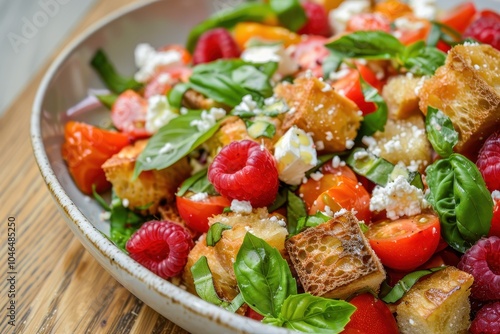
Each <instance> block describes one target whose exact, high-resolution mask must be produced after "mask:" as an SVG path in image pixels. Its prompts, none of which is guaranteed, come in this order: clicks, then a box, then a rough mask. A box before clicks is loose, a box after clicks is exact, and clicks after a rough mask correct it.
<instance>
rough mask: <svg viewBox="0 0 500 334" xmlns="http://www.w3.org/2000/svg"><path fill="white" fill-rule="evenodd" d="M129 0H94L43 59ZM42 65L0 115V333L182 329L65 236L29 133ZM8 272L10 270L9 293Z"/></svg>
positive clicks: (177, 331)
mask: <svg viewBox="0 0 500 334" xmlns="http://www.w3.org/2000/svg"><path fill="white" fill-rule="evenodd" d="M132 2H135V1H134V0H121V1H118V0H106V1H99V2H97V3H96V4H95V5H94V7H93V8H92V9H91V11H90V12H89V13H88V14H87V15H86V16H85V17H84V18H82V21H81V22H80V23H79V25H78V27H77V28H76V29H75V31H73V32H72V33H71V35H70V36H69V37H68V39H67V40H66V41H65V43H63V45H61V47H60V48H59V50H54V55H53V57H52V59H51V61H52V60H53V59H54V58H55V56H56V55H57V54H58V53H59V51H60V50H61V49H62V48H63V47H64V45H67V44H68V43H69V42H70V41H71V40H72V39H73V38H74V37H75V36H77V35H78V34H80V33H81V32H82V31H83V30H85V29H86V28H87V27H89V26H90V25H91V24H92V23H93V22H95V21H97V20H98V19H100V18H102V17H104V16H105V15H107V14H109V13H110V12H112V11H113V10H115V9H117V8H119V7H121V6H124V5H127V4H129V3H132ZM49 64H50V61H49V62H48V63H47V64H46V66H44V68H43V69H42V70H41V71H40V72H39V73H33V77H32V79H31V82H30V84H29V86H28V87H26V88H25V90H24V91H23V92H22V94H21V95H20V96H19V97H18V98H17V99H16V101H15V103H13V105H12V106H11V107H10V108H9V109H8V110H7V112H6V114H5V115H4V116H3V117H2V118H0V176H1V177H0V203H1V204H0V205H1V206H0V207H1V209H0V211H1V213H2V215H1V217H0V219H1V222H0V238H1V240H0V249H1V252H0V254H1V256H2V259H1V261H0V271H1V272H2V275H1V277H2V279H1V281H2V283H1V284H0V286H1V295H0V309H1V314H0V319H1V320H0V333H29V334H31V333H175V334H181V333H187V332H186V331H185V330H183V329H182V328H180V327H178V326H176V325H174V324H173V323H172V322H170V321H168V320H167V319H165V318H164V317H162V316H161V315H159V314H158V313H156V312H155V311H153V310H152V309H151V308H149V307H148V306H146V305H145V304H144V303H143V302H141V301H140V300H139V299H137V298H136V297H135V296H134V295H132V294H131V293H130V292H128V290H126V289H125V288H124V287H122V286H121V285H120V284H119V283H118V282H117V281H116V280H115V279H114V278H112V277H111V276H110V275H109V274H108V273H107V272H106V271H105V270H104V269H103V268H102V267H101V266H100V265H99V264H98V263H97V261H95V260H94V258H92V256H91V255H90V254H89V253H88V252H87V251H86V250H85V249H84V248H83V246H82V245H81V244H80V242H79V241H78V240H77V239H76V238H75V237H74V236H73V234H72V232H71V231H70V229H69V228H68V227H67V226H66V223H65V222H64V220H63V217H62V215H61V214H60V213H59V211H58V209H57V207H56V204H55V202H54V201H53V200H52V198H51V195H50V193H49V191H48V189H47V187H46V185H45V183H44V181H43V179H42V177H41V176H40V173H39V171H38V168H37V165H36V163H35V160H34V157H33V154H32V149H31V141H30V133H29V129H30V125H29V121H30V114H31V106H32V104H33V100H34V97H35V93H36V90H37V88H38V85H39V83H40V81H41V78H42V75H43V73H45V71H46V70H47V68H48V65H49ZM4 80H6V78H4ZM9 217H14V219H15V228H16V231H15V234H16V236H15V237H16V244H15V257H16V261H15V266H14V267H13V268H9V267H8V240H7V237H8V236H7V233H8V232H11V231H12V230H9V231H8V223H9ZM10 219H11V220H12V218H10ZM12 271H13V272H15V274H13V275H12V274H8V272H12ZM10 276H15V284H14V286H15V297H14V298H12V299H9V297H8V295H9V289H11V283H12V282H9V281H8V279H9V278H10ZM11 293H12V292H11ZM10 300H15V313H16V315H15V326H11V325H9V323H8V321H9V320H10V319H9V318H8V315H9V310H8V307H9V305H10Z"/></svg>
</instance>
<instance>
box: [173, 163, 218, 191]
mask: <svg viewBox="0 0 500 334" xmlns="http://www.w3.org/2000/svg"><path fill="white" fill-rule="evenodd" d="M188 191H192V192H194V193H195V194H198V193H207V194H208V195H212V196H217V195H219V193H218V192H217V191H216V190H215V188H214V186H213V184H212V183H210V181H208V178H207V169H206V168H204V169H202V170H200V171H198V172H196V173H195V174H193V175H191V176H190V177H189V178H187V179H186V180H184V182H182V184H181V186H180V188H179V190H178V191H177V193H176V195H177V196H184V195H185V194H186V192H188Z"/></svg>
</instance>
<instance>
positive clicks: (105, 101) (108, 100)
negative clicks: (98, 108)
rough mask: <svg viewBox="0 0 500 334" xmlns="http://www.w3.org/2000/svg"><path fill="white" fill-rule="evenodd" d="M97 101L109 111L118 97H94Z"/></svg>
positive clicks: (114, 95)
mask: <svg viewBox="0 0 500 334" xmlns="http://www.w3.org/2000/svg"><path fill="white" fill-rule="evenodd" d="M95 97H97V99H98V100H99V102H101V104H102V105H103V106H105V107H106V108H108V109H109V110H111V108H113V104H115V101H116V99H117V98H118V95H116V94H106V95H96V96H95Z"/></svg>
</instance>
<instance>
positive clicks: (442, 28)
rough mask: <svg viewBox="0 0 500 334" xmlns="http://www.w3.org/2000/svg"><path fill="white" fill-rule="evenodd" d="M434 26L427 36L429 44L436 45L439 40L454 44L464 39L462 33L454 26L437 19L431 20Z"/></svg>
mask: <svg viewBox="0 0 500 334" xmlns="http://www.w3.org/2000/svg"><path fill="white" fill-rule="evenodd" d="M431 24H432V27H431V31H430V32H429V35H428V36H427V41H426V43H427V45H428V46H436V45H437V43H438V42H439V40H442V41H443V42H445V43H446V44H448V45H450V46H453V45H456V44H457V43H458V42H460V40H461V39H462V35H461V34H460V33H459V32H458V31H456V30H455V29H453V28H452V27H450V26H448V25H446V24H443V23H441V22H437V21H431Z"/></svg>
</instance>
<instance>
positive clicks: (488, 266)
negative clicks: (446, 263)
mask: <svg viewBox="0 0 500 334" xmlns="http://www.w3.org/2000/svg"><path fill="white" fill-rule="evenodd" d="M458 268H459V269H460V270H463V271H465V272H468V273H469V274H471V275H472V276H474V283H473V284H472V289H471V296H472V297H473V298H475V299H478V300H497V299H500V238H498V237H489V238H487V239H481V240H479V241H478V242H477V243H476V244H475V245H474V246H472V247H471V248H470V249H469V250H467V252H465V254H464V255H463V256H462V258H461V259H460V262H459V263H458Z"/></svg>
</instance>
